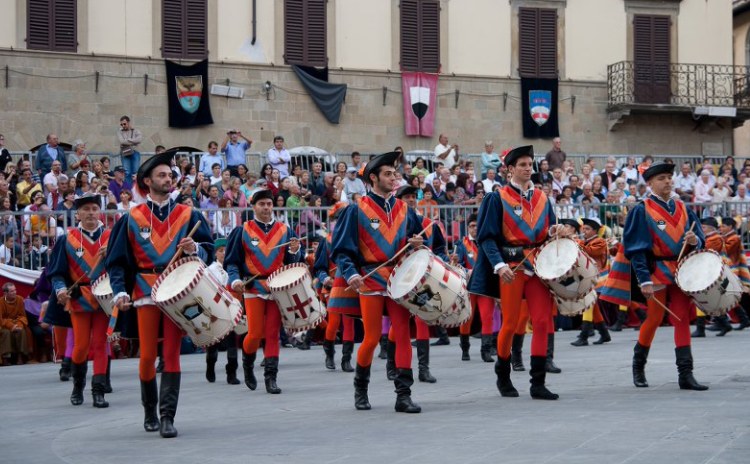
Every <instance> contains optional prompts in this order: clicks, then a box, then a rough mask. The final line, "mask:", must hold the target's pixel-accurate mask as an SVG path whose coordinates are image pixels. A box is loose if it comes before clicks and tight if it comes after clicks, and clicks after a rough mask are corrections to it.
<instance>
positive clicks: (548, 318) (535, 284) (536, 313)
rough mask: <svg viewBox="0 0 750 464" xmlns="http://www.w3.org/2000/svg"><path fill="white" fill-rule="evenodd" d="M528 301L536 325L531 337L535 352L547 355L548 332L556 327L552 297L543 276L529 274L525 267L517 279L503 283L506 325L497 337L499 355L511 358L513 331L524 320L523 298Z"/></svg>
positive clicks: (537, 354)
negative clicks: (522, 318) (553, 317)
mask: <svg viewBox="0 0 750 464" xmlns="http://www.w3.org/2000/svg"><path fill="white" fill-rule="evenodd" d="M524 298H525V299H526V301H527V302H528V308H529V316H530V318H531V325H532V328H533V335H532V338H531V355H532V356H546V355H547V334H548V333H550V331H551V330H553V329H552V327H550V324H551V323H552V296H551V295H550V293H549V290H548V289H547V287H545V286H544V284H543V283H542V281H541V280H539V277H537V276H529V275H526V274H525V273H524V272H523V271H522V270H519V271H516V274H515V278H514V279H513V281H512V282H510V283H505V282H502V281H501V282H500V301H502V304H501V308H500V309H501V311H502V315H503V325H502V326H501V327H500V334H499V335H498V337H497V352H498V356H500V357H501V358H504V359H508V358H510V347H511V344H512V342H513V334H515V333H516V331H517V328H518V321H519V319H521V313H522V300H523V299H524Z"/></svg>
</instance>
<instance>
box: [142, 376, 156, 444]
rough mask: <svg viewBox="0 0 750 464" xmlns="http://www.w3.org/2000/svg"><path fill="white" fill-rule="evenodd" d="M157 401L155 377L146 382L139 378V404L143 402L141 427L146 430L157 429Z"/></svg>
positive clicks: (153, 430) (152, 430)
mask: <svg viewBox="0 0 750 464" xmlns="http://www.w3.org/2000/svg"><path fill="white" fill-rule="evenodd" d="M158 402H159V392H158V391H157V388H156V379H155V378H153V379H151V380H149V381H147V382H145V381H143V380H141V404H143V411H144V419H143V428H144V429H145V430H146V432H156V431H157V430H159V418H158V417H157V415H156V406H157V404H158Z"/></svg>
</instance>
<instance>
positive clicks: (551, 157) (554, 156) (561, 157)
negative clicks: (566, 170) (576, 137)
mask: <svg viewBox="0 0 750 464" xmlns="http://www.w3.org/2000/svg"><path fill="white" fill-rule="evenodd" d="M561 146H562V140H560V137H555V138H554V139H552V149H551V150H550V151H548V152H547V154H546V155H544V159H545V160H547V163H549V168H550V169H552V170H553V171H554V170H555V168H562V167H563V163H564V162H565V160H566V159H567V158H568V155H566V154H565V152H564V151H562V149H561V148H560V147H561Z"/></svg>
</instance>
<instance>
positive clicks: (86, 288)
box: [47, 195, 110, 408]
mask: <svg viewBox="0 0 750 464" xmlns="http://www.w3.org/2000/svg"><path fill="white" fill-rule="evenodd" d="M75 209H76V210H77V212H78V217H79V218H80V221H81V222H80V224H79V227H70V228H68V231H67V234H66V235H65V236H63V237H60V238H59V239H58V240H57V243H55V248H54V249H53V250H52V258H51V259H50V263H49V266H48V267H47V277H48V278H49V280H50V282H51V283H52V288H53V289H54V295H55V296H56V298H53V299H51V301H50V304H49V306H48V307H47V312H48V313H54V312H55V311H58V310H59V309H61V308H60V307H61V306H62V307H63V308H64V310H65V311H67V312H68V313H70V320H71V323H72V325H73V337H74V340H75V343H74V345H73V364H72V365H71V373H72V376H73V393H72V394H71V395H70V402H71V403H72V404H73V405H75V406H78V405H80V404H82V403H83V389H84V387H85V386H86V371H87V366H88V359H89V351H91V354H92V357H93V359H94V376H93V377H92V378H91V394H92V397H93V404H94V407H95V408H106V407H108V406H109V403H108V402H107V401H105V399H104V394H105V393H106V389H107V388H106V385H107V381H106V374H107V363H108V359H107V350H106V346H107V327H108V325H109V317H107V314H106V313H105V312H104V311H103V310H102V309H101V307H100V306H99V302H98V301H97V300H96V298H95V297H94V295H93V294H92V293H91V283H92V282H93V281H95V280H96V279H97V278H98V277H99V276H100V275H102V274H103V273H104V254H105V253H106V251H107V242H108V240H109V236H110V231H109V230H108V229H105V228H104V224H102V223H101V221H99V215H100V213H101V197H100V196H99V195H86V196H82V197H80V198H77V199H76V200H75Z"/></svg>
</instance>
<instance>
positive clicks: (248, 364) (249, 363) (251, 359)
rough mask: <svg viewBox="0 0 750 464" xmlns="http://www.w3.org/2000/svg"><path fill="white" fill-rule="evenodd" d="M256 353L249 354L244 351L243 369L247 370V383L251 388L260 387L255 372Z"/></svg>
mask: <svg viewBox="0 0 750 464" xmlns="http://www.w3.org/2000/svg"><path fill="white" fill-rule="evenodd" d="M255 355H256V353H252V354H247V353H245V352H244V351H243V352H242V370H243V371H245V385H247V388H249V389H250V390H255V389H256V388H258V380H257V379H256V378H255V373H254V372H253V364H254V363H255Z"/></svg>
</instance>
